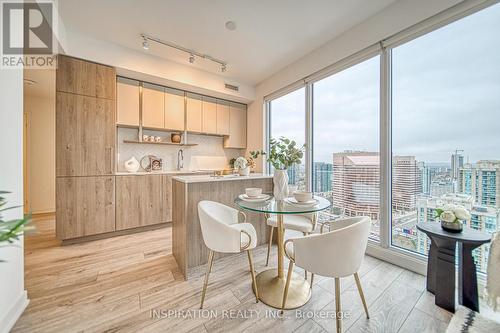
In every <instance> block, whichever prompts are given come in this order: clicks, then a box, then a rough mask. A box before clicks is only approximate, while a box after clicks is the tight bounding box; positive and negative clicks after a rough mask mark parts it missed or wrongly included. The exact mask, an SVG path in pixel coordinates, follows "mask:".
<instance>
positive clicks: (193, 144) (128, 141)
mask: <svg viewBox="0 0 500 333" xmlns="http://www.w3.org/2000/svg"><path fill="white" fill-rule="evenodd" d="M123 143H139V144H148V145H164V146H184V147H193V146H197V145H198V144H197V143H173V142H150V141H138V140H123Z"/></svg>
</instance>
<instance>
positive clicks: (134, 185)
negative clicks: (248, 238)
mask: <svg viewBox="0 0 500 333" xmlns="http://www.w3.org/2000/svg"><path fill="white" fill-rule="evenodd" d="M163 176H164V175H140V176H117V177H116V230H124V229H130V228H137V227H142V226H147V225H152V224H158V223H161V222H162V220H163V218H164V217H163V190H162V188H163V182H162V177H163Z"/></svg>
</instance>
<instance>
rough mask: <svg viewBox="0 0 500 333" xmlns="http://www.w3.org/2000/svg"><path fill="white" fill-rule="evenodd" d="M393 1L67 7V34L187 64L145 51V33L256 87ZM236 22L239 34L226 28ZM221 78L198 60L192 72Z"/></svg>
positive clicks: (69, 3)
mask: <svg viewBox="0 0 500 333" xmlns="http://www.w3.org/2000/svg"><path fill="white" fill-rule="evenodd" d="M394 1H395V0H369V1H366V0H313V1H304V0H272V1H269V0H253V1H251V0H247V1H243V0H240V1H238V0H211V1H209V0H189V1H188V0H184V1H183V0H177V1H175V0H145V1H138V0H107V1H102V0H85V1H81V0H63V1H60V2H59V6H60V14H61V18H62V20H63V22H64V24H65V27H66V29H67V30H70V31H74V32H77V33H82V34H85V35H89V36H91V37H94V38H97V39H102V40H105V41H109V42H112V43H115V44H119V45H122V46H126V47H129V48H132V49H136V50H140V51H141V52H148V53H150V54H154V55H157V56H160V57H164V58H167V59H170V60H173V61H176V62H180V63H183V64H189V63H188V61H187V60H188V59H187V58H188V56H187V55H185V54H182V53H181V52H179V51H173V50H171V49H169V48H167V47H164V46H153V47H151V48H150V50H149V51H146V50H143V49H142V48H141V39H140V36H139V35H140V34H141V33H147V34H150V35H152V36H155V37H157V38H160V39H163V40H166V41H170V42H174V43H176V44H179V45H182V46H184V47H187V48H191V49H195V50H197V51H199V52H201V53H206V54H209V55H211V56H213V57H216V58H219V59H222V60H225V61H227V63H228V71H227V72H226V73H225V74H223V75H224V76H227V77H230V78H233V79H236V80H238V81H240V82H244V83H249V84H257V83H259V82H261V81H262V80H264V79H266V78H267V77H269V76H271V75H272V74H273V73H276V72H277V71H279V70H280V69H282V68H284V67H285V66H287V65H289V64H291V63H292V62H294V61H296V60H298V59H299V58H301V57H302V56H304V55H306V54H307V53H309V52H311V51H312V50H314V49H315V48H318V47H319V46H321V45H322V44H324V43H326V42H327V41H329V40H330V39H332V38H334V37H336V36H338V35H339V34H341V33H342V32H344V31H346V30H348V29H349V28H351V27H353V26H354V25H356V24H358V23H360V22H362V21H363V20H365V19H367V18H368V17H370V16H372V15H373V14H375V13H376V12H378V11H380V10H381V9H383V8H384V7H386V6H387V5H388V4H390V3H392V2H394ZM229 20H231V21H234V22H235V23H236V25H237V28H236V30H235V31H229V30H227V29H226V28H225V26H224V24H225V22H226V21H229ZM192 66H195V67H198V68H202V69H204V70H206V71H209V72H215V73H220V71H219V67H218V66H217V65H215V64H212V63H210V62H208V61H206V60H202V59H198V60H196V62H195V63H194V64H193V65H192Z"/></svg>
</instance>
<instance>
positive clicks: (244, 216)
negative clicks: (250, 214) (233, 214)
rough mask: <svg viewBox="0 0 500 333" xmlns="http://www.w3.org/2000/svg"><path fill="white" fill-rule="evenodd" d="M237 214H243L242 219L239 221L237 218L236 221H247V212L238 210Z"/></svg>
mask: <svg viewBox="0 0 500 333" xmlns="http://www.w3.org/2000/svg"><path fill="white" fill-rule="evenodd" d="M238 214H241V215H242V216H243V221H241V222H240V221H239V219H238V223H246V222H247V214H245V213H244V212H243V211H241V210H239V211H238Z"/></svg>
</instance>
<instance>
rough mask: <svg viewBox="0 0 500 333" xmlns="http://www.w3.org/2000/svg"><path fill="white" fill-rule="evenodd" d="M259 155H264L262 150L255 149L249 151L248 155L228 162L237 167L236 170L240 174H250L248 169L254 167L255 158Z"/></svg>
mask: <svg viewBox="0 0 500 333" xmlns="http://www.w3.org/2000/svg"><path fill="white" fill-rule="evenodd" d="M259 155H266V153H265V152H264V151H263V150H255V151H251V152H250V156H249V157H242V156H240V157H238V158H237V159H236V160H234V162H233V160H232V159H231V160H230V161H229V164H231V162H232V164H233V168H236V169H238V172H239V174H240V175H241V176H248V175H249V174H250V169H253V168H255V165H256V164H255V160H256V159H257V158H258V157H259Z"/></svg>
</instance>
